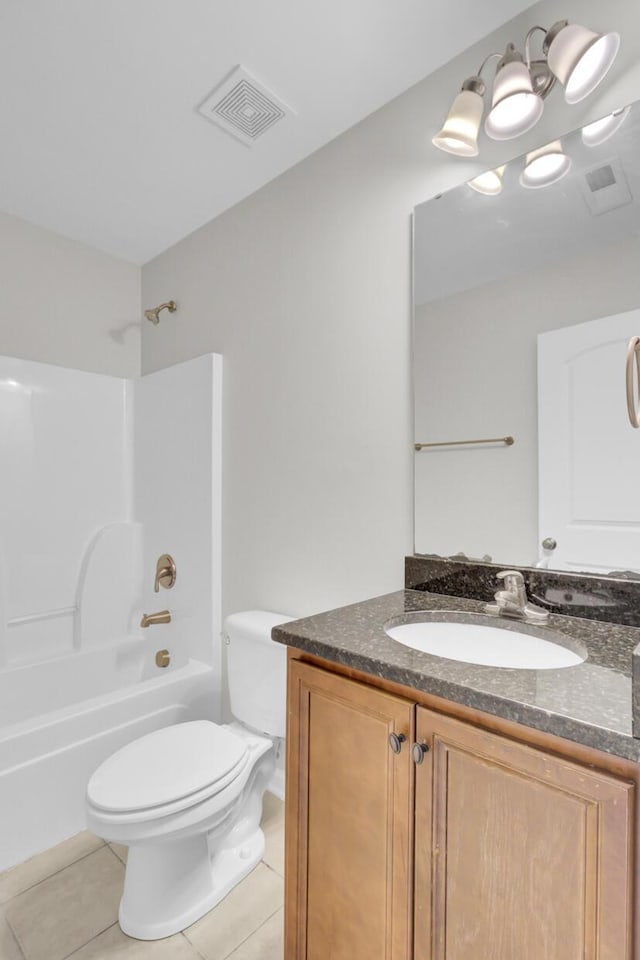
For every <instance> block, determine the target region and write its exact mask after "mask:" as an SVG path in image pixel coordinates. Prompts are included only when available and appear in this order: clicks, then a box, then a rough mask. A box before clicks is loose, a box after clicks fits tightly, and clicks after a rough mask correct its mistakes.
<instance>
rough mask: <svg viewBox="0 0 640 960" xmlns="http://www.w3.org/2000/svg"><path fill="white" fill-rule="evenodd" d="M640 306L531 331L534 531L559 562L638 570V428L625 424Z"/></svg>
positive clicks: (581, 566)
mask: <svg viewBox="0 0 640 960" xmlns="http://www.w3.org/2000/svg"><path fill="white" fill-rule="evenodd" d="M637 333H640V310H630V311H628V312H627V313H620V314H617V315H616V316H613V317H603V318H602V319H599V320H591V321H589V322H588V323H580V324H577V325H575V326H571V327H564V328H561V329H560V330H552V331H550V332H549V333H542V334H540V335H539V337H538V470H539V487H538V490H539V513H538V523H539V531H540V539H542V538H543V537H548V536H549V535H550V532H552V534H553V537H554V538H555V539H556V540H557V541H558V543H557V548H556V549H555V550H554V552H553V560H552V561H551V565H552V566H553V567H557V568H560V569H568V570H588V571H589V572H590V573H598V572H601V571H602V572H606V573H608V572H610V571H611V570H640V496H638V477H639V476H640V436H639V435H638V432H637V431H636V430H632V429H631V427H630V425H629V419H628V416H627V410H626V404H625V360H626V356H627V345H628V342H629V338H630V337H631V336H633V335H635V334H637Z"/></svg>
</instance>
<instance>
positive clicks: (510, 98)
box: [484, 61, 544, 140]
mask: <svg viewBox="0 0 640 960" xmlns="http://www.w3.org/2000/svg"><path fill="white" fill-rule="evenodd" d="M491 103H492V106H491V111H490V113H489V116H488V117H487V119H486V121H485V125H484V129H485V133H486V134H487V136H488V137H491V139H492V140H511V139H512V138H513V137H519V136H520V134H521V133H526V132H527V130H530V129H531V128H532V127H533V126H535V124H536V123H537V122H538V120H539V119H540V117H541V116H542V110H543V108H544V104H543V102H542V97H541V96H539V95H538V94H537V93H534V91H533V85H532V83H531V76H530V74H529V71H528V69H527V67H526V65H525V64H524V63H521V62H519V61H512V62H511V63H507V64H506V65H505V66H504V67H502V68H501V69H500V70H498V72H497V73H496V78H495V80H494V83H493V97H492V101H491Z"/></svg>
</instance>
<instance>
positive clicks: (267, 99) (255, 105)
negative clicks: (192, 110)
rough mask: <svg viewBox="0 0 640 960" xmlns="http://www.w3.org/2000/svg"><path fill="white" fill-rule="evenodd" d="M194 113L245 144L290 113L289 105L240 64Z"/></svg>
mask: <svg viewBox="0 0 640 960" xmlns="http://www.w3.org/2000/svg"><path fill="white" fill-rule="evenodd" d="M198 112H199V113H201V114H202V116H203V117H206V118H207V120H211V122H212V123H215V124H217V125H218V126H219V127H221V128H222V129H223V130H225V131H226V132H227V133H230V134H231V135H232V136H234V137H236V139H237V140H240V141H241V143H244V144H245V145H246V146H248V147H252V146H253V145H254V143H255V142H256V140H258V138H259V137H261V136H262V135H263V134H264V133H266V132H267V130H270V129H271V128H272V127H273V126H275V124H276V123H279V122H280V121H281V120H284V118H285V117H288V116H293V115H294V111H293V110H292V109H291V107H288V106H287V104H286V103H283V101H282V100H280V99H279V97H276V95H275V94H274V93H273V92H272V91H271V90H268V89H267V88H266V87H265V86H263V85H262V84H261V83H259V82H258V81H257V80H256V78H255V77H252V76H251V74H250V73H248V72H247V71H246V70H245V69H244V68H243V67H236V68H235V70H233V71H232V72H231V73H230V74H229V76H228V77H227V78H226V79H225V80H223V81H222V83H221V84H219V86H217V87H216V88H215V90H214V91H213V92H212V93H211V94H209V96H208V97H207V99H206V100H205V101H204V103H201V104H200V106H199V107H198Z"/></svg>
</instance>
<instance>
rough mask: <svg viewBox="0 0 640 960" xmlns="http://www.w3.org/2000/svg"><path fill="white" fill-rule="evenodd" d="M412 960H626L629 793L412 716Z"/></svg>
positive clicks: (507, 743) (585, 773) (482, 736)
mask: <svg viewBox="0 0 640 960" xmlns="http://www.w3.org/2000/svg"><path fill="white" fill-rule="evenodd" d="M417 738H418V741H423V742H425V743H427V744H428V745H430V747H431V749H430V751H429V752H428V753H427V754H426V756H425V761H424V762H423V763H422V764H421V765H420V766H418V767H417V773H416V876H415V908H416V921H415V960H470V958H473V960H630V958H631V949H632V947H631V907H632V902H633V895H634V894H633V891H632V884H633V877H632V851H631V844H632V836H633V800H634V787H633V785H632V784H629V783H627V782H625V781H622V780H618V779H616V778H615V777H613V776H610V775H608V774H605V773H602V772H600V771H598V770H594V769H591V768H588V767H583V766H580V765H578V764H576V763H572V762H570V761H568V760H565V759H562V758H560V757H558V756H555V755H552V754H547V753H545V752H543V751H541V750H536V749H534V748H532V747H528V746H526V745H524V744H521V743H516V742H513V741H511V740H508V739H506V738H504V737H501V736H498V735H496V734H491V733H487V732H486V731H484V730H480V729H478V728H476V727H474V726H472V725H471V724H467V723H462V722H460V721H458V720H454V719H451V718H449V717H443V716H441V715H439V714H436V713H432V712H431V711H429V710H426V709H423V708H422V707H418V709H417Z"/></svg>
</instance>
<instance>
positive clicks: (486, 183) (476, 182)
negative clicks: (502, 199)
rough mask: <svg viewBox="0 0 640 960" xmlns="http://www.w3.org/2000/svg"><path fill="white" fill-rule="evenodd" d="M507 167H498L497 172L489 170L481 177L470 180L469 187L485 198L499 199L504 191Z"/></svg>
mask: <svg viewBox="0 0 640 960" xmlns="http://www.w3.org/2000/svg"><path fill="white" fill-rule="evenodd" d="M504 171H505V166H502V167H497V168H496V169H495V170H487V171H486V173H481V174H480V175H479V176H477V177H474V178H473V180H469V181H468V183H467V186H468V187H471V189H472V190H475V191H476V193H482V194H483V195H484V196H485V197H497V196H498V194H499V193H500V192H501V191H502V176H503V174H504Z"/></svg>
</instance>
